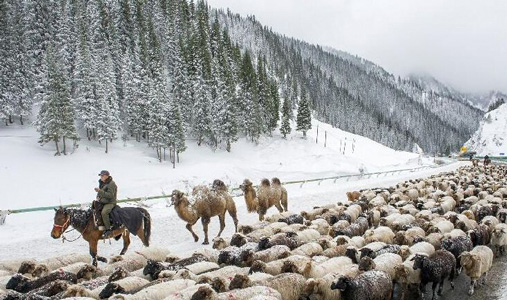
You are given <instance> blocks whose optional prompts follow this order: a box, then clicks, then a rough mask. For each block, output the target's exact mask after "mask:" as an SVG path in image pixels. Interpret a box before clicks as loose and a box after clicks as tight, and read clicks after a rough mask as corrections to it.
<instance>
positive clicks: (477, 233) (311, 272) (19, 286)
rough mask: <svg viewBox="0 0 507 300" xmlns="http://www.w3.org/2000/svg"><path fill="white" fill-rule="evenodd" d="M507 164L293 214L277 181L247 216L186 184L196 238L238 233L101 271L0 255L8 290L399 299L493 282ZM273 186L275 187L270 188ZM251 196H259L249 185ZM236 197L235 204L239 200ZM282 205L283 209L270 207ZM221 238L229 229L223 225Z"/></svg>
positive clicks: (83, 263) (83, 260)
mask: <svg viewBox="0 0 507 300" xmlns="http://www.w3.org/2000/svg"><path fill="white" fill-rule="evenodd" d="M506 175H507V167H506V166H500V165H490V166H473V165H471V166H465V167H461V168H459V169H457V170H456V171H454V172H448V173H440V174H438V175H434V176H431V177H429V178H423V179H415V180H409V181H405V182H403V183H399V184H397V185H396V186H393V187H389V188H378V189H368V190H362V191H353V192H349V193H347V195H346V197H345V196H344V197H343V199H337V201H338V202H337V203H331V204H329V205H324V206H321V207H315V208H313V209H311V210H307V211H303V212H300V213H299V214H296V213H291V212H288V211H287V209H288V202H287V192H286V191H285V189H283V187H282V186H281V185H280V183H279V180H277V179H276V178H274V179H273V180H272V182H271V183H270V182H269V181H267V182H262V184H261V186H260V187H258V188H257V189H254V188H253V186H252V183H251V182H250V181H249V180H245V182H244V183H243V185H242V186H241V188H242V190H243V192H244V194H245V201H246V202H247V209H248V210H249V211H250V212H257V213H258V214H259V219H260V220H259V222H257V223H255V224H248V225H247V224H238V220H237V216H236V208H235V206H234V207H233V204H234V201H232V198H231V199H230V196H229V194H228V192H227V187H226V186H225V185H224V184H223V182H221V181H220V180H216V181H215V182H214V183H213V186H212V187H211V188H208V187H199V188H196V189H194V191H193V196H194V198H195V201H194V202H191V201H190V200H189V199H187V197H186V196H185V195H184V194H183V193H181V192H179V191H174V192H173V194H172V201H171V203H172V205H174V208H175V210H176V212H177V213H178V215H179V217H180V218H182V219H183V220H185V221H186V222H187V229H188V230H189V231H190V232H191V233H192V235H193V236H194V238H195V240H196V241H197V240H198V236H197V235H196V234H195V233H194V232H193V231H192V225H193V224H195V223H196V222H197V221H198V220H199V219H201V220H202V224H203V225H205V226H204V231H205V240H204V242H205V243H206V242H209V241H208V237H207V224H208V223H209V221H210V218H211V217H213V216H218V217H219V219H220V225H221V226H220V227H221V228H220V233H221V232H222V230H223V226H225V223H224V218H225V217H224V216H225V213H226V212H229V214H230V215H231V217H232V218H233V220H234V223H235V226H236V233H235V234H233V236H232V237H231V238H227V239H226V238H222V237H216V238H214V239H213V240H212V241H211V243H212V244H213V246H212V247H211V248H202V249H199V250H197V251H195V252H194V253H193V254H192V255H191V256H189V257H183V258H182V257H177V256H175V255H173V254H171V253H169V251H168V250H167V249H164V248H158V247H148V248H143V249H142V250H140V251H136V252H131V253H127V254H125V255H123V256H116V257H113V258H111V259H110V260H109V263H107V264H105V265H104V266H103V267H101V268H96V267H94V266H91V265H90V264H89V256H88V255H80V254H72V255H64V256H58V257H53V258H49V259H46V260H44V261H32V260H28V261H23V260H16V261H3V262H0V297H3V299H62V298H68V297H74V299H76V297H82V299H85V298H92V299H167V300H169V299H192V300H194V299H195V300H197V299H200V300H215V299H217V300H218V299H224V300H225V299H254V300H255V299H267V300H271V299H284V300H297V299H325V300H335V299H346V300H351V299H354V300H368V299H371V300H387V299H393V296H394V293H393V291H394V290H395V287H398V288H397V289H396V290H397V291H398V290H399V291H400V293H397V294H396V298H397V299H412V298H410V297H409V296H407V293H406V291H407V290H408V289H409V288H412V289H413V288H414V287H415V288H416V289H418V290H419V292H420V296H423V295H424V292H425V288H426V285H427V284H428V283H432V290H433V293H432V298H433V299H436V298H437V297H438V296H437V294H438V295H441V294H442V290H443V287H444V285H443V284H444V281H449V282H450V286H451V288H453V287H454V285H453V280H454V279H455V278H456V277H457V276H466V277H467V278H469V279H468V282H469V287H468V293H469V294H470V295H471V294H473V293H474V289H475V288H476V287H479V286H480V285H482V284H484V283H485V282H486V280H487V274H488V271H489V270H490V268H491V266H492V263H493V259H494V258H495V256H500V255H504V252H505V247H506V245H507V224H506V220H507V182H506V179H505V178H506ZM263 187H265V188H267V189H266V190H263ZM249 193H250V194H249ZM230 200H231V201H232V203H231V202H230ZM271 206H276V207H277V208H278V210H279V213H276V214H274V215H271V216H266V212H267V209H268V208H269V207H271ZM219 235H220V234H219Z"/></svg>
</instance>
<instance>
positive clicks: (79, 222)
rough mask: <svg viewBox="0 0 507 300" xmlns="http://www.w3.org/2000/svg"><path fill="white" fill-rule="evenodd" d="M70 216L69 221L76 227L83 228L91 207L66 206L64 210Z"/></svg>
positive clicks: (88, 217) (86, 222)
mask: <svg viewBox="0 0 507 300" xmlns="http://www.w3.org/2000/svg"><path fill="white" fill-rule="evenodd" d="M65 211H66V212H67V213H68V214H69V215H70V216H71V218H70V223H71V224H72V226H73V227H74V228H76V229H84V228H85V227H86V225H87V224H88V220H89V219H90V215H91V213H92V209H91V208H88V209H77V208H67V209H66V210H65Z"/></svg>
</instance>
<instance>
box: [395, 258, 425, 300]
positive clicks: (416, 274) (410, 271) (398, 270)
mask: <svg viewBox="0 0 507 300" xmlns="http://www.w3.org/2000/svg"><path fill="white" fill-rule="evenodd" d="M414 256H415V255H411V256H409V257H408V258H407V259H405V261H404V262H403V263H401V264H398V265H396V266H395V267H394V271H395V277H393V279H394V280H396V281H397V282H399V283H400V284H401V286H402V287H401V288H402V292H401V297H400V299H405V293H406V291H407V287H408V285H417V286H419V285H420V284H421V269H417V270H414V261H413V260H412V258H413V257H414Z"/></svg>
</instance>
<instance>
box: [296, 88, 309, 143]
mask: <svg viewBox="0 0 507 300" xmlns="http://www.w3.org/2000/svg"><path fill="white" fill-rule="evenodd" d="M296 124H297V126H296V130H297V131H302V132H303V137H306V132H307V131H308V130H310V129H311V128H312V114H311V112H310V108H309V107H308V99H307V96H306V93H305V92H304V91H303V92H302V93H301V100H300V101H299V105H298V111H297V118H296Z"/></svg>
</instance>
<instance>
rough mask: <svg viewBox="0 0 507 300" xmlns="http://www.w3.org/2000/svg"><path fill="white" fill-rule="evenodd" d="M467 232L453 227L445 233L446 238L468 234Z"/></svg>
mask: <svg viewBox="0 0 507 300" xmlns="http://www.w3.org/2000/svg"><path fill="white" fill-rule="evenodd" d="M466 235H467V234H466V233H465V232H464V231H463V230H461V229H453V230H451V232H447V233H445V234H444V239H452V238H455V237H458V236H466Z"/></svg>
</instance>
